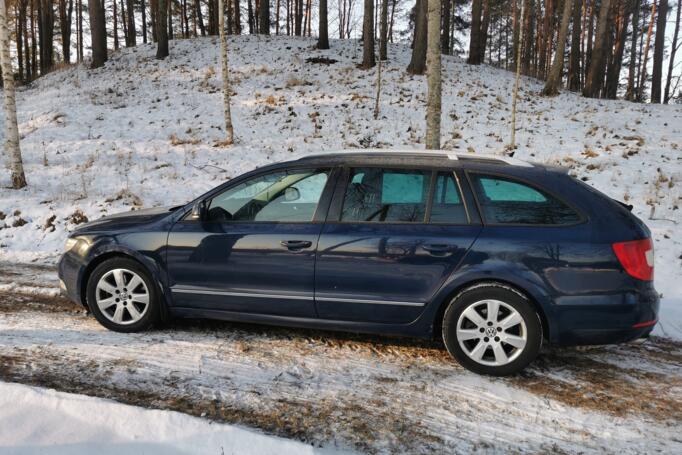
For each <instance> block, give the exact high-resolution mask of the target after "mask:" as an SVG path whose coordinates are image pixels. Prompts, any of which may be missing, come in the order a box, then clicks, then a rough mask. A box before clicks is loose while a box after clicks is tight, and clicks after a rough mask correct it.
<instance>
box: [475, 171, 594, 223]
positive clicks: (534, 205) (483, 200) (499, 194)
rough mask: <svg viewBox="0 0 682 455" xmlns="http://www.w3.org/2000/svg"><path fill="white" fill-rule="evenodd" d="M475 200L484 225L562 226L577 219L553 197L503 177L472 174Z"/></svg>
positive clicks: (578, 216) (577, 216)
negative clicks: (479, 208)
mask: <svg viewBox="0 0 682 455" xmlns="http://www.w3.org/2000/svg"><path fill="white" fill-rule="evenodd" d="M471 181H472V184H473V189H474V192H475V193H476V199H477V200H478V203H479V205H480V207H481V210H482V211H483V217H484V219H485V221H486V223H491V224H538V225H543V224H544V225H562V224H573V223H577V222H579V221H580V215H579V214H578V213H577V212H576V211H575V210H573V209H572V208H571V207H569V206H568V205H567V204H566V203H564V202H562V201H560V200H559V199H557V198H555V197H554V196H552V195H550V194H548V193H547V192H545V191H542V190H540V189H538V188H534V187H532V186H530V185H527V184H525V183H521V182H517V181H514V180H510V179H507V178H504V177H497V176H489V175H481V174H472V175H471Z"/></svg>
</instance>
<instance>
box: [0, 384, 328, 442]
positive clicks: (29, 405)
mask: <svg viewBox="0 0 682 455" xmlns="http://www.w3.org/2000/svg"><path fill="white" fill-rule="evenodd" d="M0 453H2V454H3V455H20V454H21V455H34V454H35V455H38V454H40V455H60V454H64V455H79V454H83V455H91V454H94V453H96V454H98V455H106V454H116V455H119V454H124V453H129V454H146V455H154V454H159V455H181V454H196V453H201V454H206V455H224V454H245V453H249V454H258V455H260V454H273V455H274V454H277V455H286V454H292V455H301V454H313V453H320V454H324V453H332V451H331V450H321V449H316V448H313V447H312V446H310V445H306V444H303V443H300V442H296V441H291V440H287V439H282V438H277V437H274V436H267V435H264V434H261V433H257V432H254V431H251V430H247V429H243V428H239V427H236V426H231V425H221V424H217V423H213V422H209V421H207V420H203V419H199V418H196V417H190V416H188V415H186V414H181V413H178V412H172V411H158V410H147V409H142V408H139V407H135V406H127V405H124V404H119V403H115V402H113V401H109V400H103V399H101V398H91V397H85V396H82V395H74V394H70V393H63V392H56V391H54V390H45V389H38V388H35V387H28V386H25V385H20V384H8V383H5V382H0Z"/></svg>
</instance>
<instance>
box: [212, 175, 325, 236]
mask: <svg viewBox="0 0 682 455" xmlns="http://www.w3.org/2000/svg"><path fill="white" fill-rule="evenodd" d="M328 176H329V170H295V171H281V172H274V173H271V174H266V175H260V176H257V177H253V178H251V179H249V180H247V181H245V182H242V183H240V184H238V185H236V186H233V187H231V188H229V189H227V190H226V191H224V192H222V193H220V194H219V195H218V196H215V197H214V198H213V199H211V200H210V201H209V203H208V210H207V220H208V221H216V222H229V221H252V222H254V221H263V222H284V223H286V222H306V221H312V219H313V216H314V214H315V210H316V208H317V203H318V202H319V200H320V197H321V196H322V191H323V190H324V187H325V185H326V183H327V178H328Z"/></svg>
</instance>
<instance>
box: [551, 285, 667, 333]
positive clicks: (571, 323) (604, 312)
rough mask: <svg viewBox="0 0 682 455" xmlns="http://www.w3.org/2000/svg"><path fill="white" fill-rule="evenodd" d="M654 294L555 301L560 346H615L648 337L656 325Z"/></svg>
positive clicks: (649, 292) (621, 294)
mask: <svg viewBox="0 0 682 455" xmlns="http://www.w3.org/2000/svg"><path fill="white" fill-rule="evenodd" d="M659 305H660V302H659V296H658V293H657V292H656V291H655V290H654V289H653V286H651V287H650V288H649V289H646V290H642V291H637V292H624V293H620V294H612V295H603V296H590V297H585V298H581V299H578V298H573V297H571V298H570V299H569V298H564V299H559V304H557V305H556V317H557V321H558V324H557V325H558V333H556V334H555V335H556V336H555V337H552V341H553V342H554V343H556V344H559V345H563V346H576V345H598V344H617V343H625V342H628V341H632V340H635V339H637V338H644V337H647V336H649V334H650V333H651V331H652V330H653V329H654V326H655V325H656V323H657V322H658V310H659Z"/></svg>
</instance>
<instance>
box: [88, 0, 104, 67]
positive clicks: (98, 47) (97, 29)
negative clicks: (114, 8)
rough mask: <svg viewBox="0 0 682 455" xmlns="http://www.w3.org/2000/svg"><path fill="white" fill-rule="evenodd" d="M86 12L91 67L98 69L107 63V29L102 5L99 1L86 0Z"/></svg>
mask: <svg viewBox="0 0 682 455" xmlns="http://www.w3.org/2000/svg"><path fill="white" fill-rule="evenodd" d="M88 12H89V16H90V39H91V42H92V67H93V68H99V67H100V66H102V65H104V62H106V61H107V29H106V24H105V22H104V4H103V3H102V1H101V0H88Z"/></svg>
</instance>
